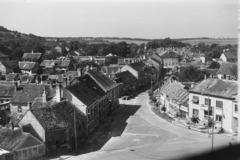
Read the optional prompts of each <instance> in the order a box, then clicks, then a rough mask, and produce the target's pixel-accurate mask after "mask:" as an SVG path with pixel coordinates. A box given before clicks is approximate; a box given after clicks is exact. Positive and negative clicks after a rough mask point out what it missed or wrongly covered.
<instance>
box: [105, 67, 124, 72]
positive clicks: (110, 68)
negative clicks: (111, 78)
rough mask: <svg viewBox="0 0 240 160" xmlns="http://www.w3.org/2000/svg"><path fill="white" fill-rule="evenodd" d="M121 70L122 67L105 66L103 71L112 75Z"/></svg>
mask: <svg viewBox="0 0 240 160" xmlns="http://www.w3.org/2000/svg"><path fill="white" fill-rule="evenodd" d="M121 68H122V67H120V66H103V67H102V71H103V72H104V73H109V74H111V73H116V72H118V71H120V69H121Z"/></svg>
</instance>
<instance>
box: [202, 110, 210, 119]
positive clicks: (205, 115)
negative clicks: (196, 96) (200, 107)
mask: <svg viewBox="0 0 240 160" xmlns="http://www.w3.org/2000/svg"><path fill="white" fill-rule="evenodd" d="M211 115H212V111H211V110H210V111H209V115H208V111H206V110H204V118H205V119H208V116H211Z"/></svg>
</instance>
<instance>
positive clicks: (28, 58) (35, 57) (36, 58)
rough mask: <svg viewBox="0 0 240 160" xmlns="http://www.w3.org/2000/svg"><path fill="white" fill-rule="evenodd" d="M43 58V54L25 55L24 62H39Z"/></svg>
mask: <svg viewBox="0 0 240 160" xmlns="http://www.w3.org/2000/svg"><path fill="white" fill-rule="evenodd" d="M41 57H42V53H33V52H32V53H24V54H23V57H22V61H30V62H39V61H40V59H41Z"/></svg>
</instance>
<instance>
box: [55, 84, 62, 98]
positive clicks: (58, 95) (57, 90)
mask: <svg viewBox="0 0 240 160" xmlns="http://www.w3.org/2000/svg"><path fill="white" fill-rule="evenodd" d="M56 101H57V102H61V85H60V84H59V83H57V84H56Z"/></svg>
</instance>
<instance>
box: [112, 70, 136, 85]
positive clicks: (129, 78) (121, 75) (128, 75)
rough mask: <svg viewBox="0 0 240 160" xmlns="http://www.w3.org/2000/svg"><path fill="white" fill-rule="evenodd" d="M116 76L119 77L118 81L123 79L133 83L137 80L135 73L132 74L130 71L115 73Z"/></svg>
mask: <svg viewBox="0 0 240 160" xmlns="http://www.w3.org/2000/svg"><path fill="white" fill-rule="evenodd" d="M115 76H116V77H117V78H119V80H118V81H121V82H123V83H131V82H135V81H137V78H136V77H135V76H134V75H132V74H131V73H130V72H129V71H125V72H120V73H117V74H115Z"/></svg>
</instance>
